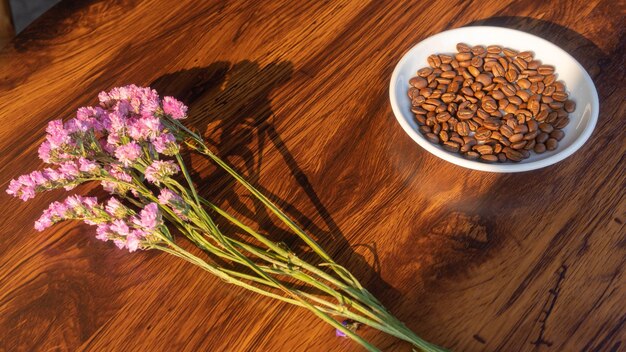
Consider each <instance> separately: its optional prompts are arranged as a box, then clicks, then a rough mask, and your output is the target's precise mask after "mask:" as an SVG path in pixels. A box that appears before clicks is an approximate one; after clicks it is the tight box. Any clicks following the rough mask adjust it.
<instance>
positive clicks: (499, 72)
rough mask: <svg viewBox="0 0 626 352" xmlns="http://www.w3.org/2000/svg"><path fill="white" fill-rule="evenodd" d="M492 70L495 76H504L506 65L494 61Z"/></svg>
mask: <svg viewBox="0 0 626 352" xmlns="http://www.w3.org/2000/svg"><path fill="white" fill-rule="evenodd" d="M491 72H492V73H493V75H494V76H495V77H500V76H504V75H505V73H506V72H505V71H504V67H502V65H501V64H500V63H499V62H494V63H493V65H491Z"/></svg>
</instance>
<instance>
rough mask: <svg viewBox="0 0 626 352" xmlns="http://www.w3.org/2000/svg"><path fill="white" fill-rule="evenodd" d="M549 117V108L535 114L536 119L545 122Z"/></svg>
mask: <svg viewBox="0 0 626 352" xmlns="http://www.w3.org/2000/svg"><path fill="white" fill-rule="evenodd" d="M547 117H548V110H543V111H540V112H539V114H538V115H537V116H535V119H536V120H537V121H539V122H543V121H545V120H546V119H547Z"/></svg>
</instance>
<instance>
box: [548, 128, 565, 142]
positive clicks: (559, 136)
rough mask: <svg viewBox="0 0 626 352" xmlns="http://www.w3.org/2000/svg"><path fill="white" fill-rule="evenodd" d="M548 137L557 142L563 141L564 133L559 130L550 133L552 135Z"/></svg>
mask: <svg viewBox="0 0 626 352" xmlns="http://www.w3.org/2000/svg"><path fill="white" fill-rule="evenodd" d="M550 137H552V138H554V139H556V140H557V141H560V140H561V139H563V137H565V133H564V132H563V131H561V130H554V131H552V133H550Z"/></svg>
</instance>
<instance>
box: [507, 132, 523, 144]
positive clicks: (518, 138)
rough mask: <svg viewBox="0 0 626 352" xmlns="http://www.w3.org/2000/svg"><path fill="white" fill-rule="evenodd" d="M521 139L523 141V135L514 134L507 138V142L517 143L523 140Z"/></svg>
mask: <svg viewBox="0 0 626 352" xmlns="http://www.w3.org/2000/svg"><path fill="white" fill-rule="evenodd" d="M523 139H524V135H523V134H521V133H515V134H514V135H512V136H511V137H509V141H510V142H511V143H517V142H519V141H521V140H523Z"/></svg>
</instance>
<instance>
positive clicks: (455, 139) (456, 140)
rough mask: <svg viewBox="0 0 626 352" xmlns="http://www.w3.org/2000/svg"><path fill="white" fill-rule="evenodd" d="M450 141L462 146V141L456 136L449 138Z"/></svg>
mask: <svg viewBox="0 0 626 352" xmlns="http://www.w3.org/2000/svg"><path fill="white" fill-rule="evenodd" d="M450 140H451V141H452V142H454V143H458V144H459V145H463V139H462V138H461V137H460V136H458V135H456V134H454V135H452V136H450Z"/></svg>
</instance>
